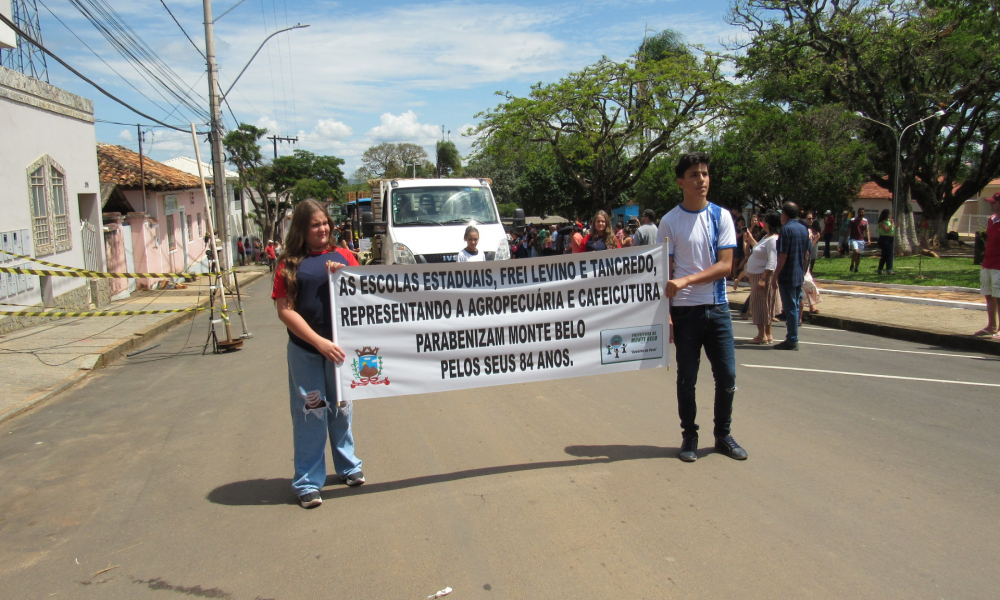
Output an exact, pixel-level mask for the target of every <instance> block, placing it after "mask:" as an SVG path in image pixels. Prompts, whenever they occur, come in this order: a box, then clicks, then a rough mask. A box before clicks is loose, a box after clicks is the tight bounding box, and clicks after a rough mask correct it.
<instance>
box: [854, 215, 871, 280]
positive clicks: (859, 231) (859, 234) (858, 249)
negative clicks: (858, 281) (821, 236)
mask: <svg viewBox="0 0 1000 600" xmlns="http://www.w3.org/2000/svg"><path fill="white" fill-rule="evenodd" d="M871 241H872V238H871V234H870V233H869V232H868V219H866V218H865V209H863V208H859V209H858V216H856V217H854V220H853V221H851V233H850V245H851V270H852V271H854V272H855V273H857V272H858V268H859V267H860V266H861V255H862V254H863V253H864V251H865V246H866V245H868V244H870V243H871Z"/></svg>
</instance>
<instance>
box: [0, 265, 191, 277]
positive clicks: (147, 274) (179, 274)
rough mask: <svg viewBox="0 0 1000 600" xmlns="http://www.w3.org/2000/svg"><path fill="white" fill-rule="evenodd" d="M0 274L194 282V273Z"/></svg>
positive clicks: (1, 269)
mask: <svg viewBox="0 0 1000 600" xmlns="http://www.w3.org/2000/svg"><path fill="white" fill-rule="evenodd" d="M0 273H16V274H18V275H41V276H44V277H86V278H88V279H177V278H183V279H187V280H194V279H196V278H197V277H198V275H197V274H195V273H105V272H104V271H50V270H47V269H25V268H23V267H0Z"/></svg>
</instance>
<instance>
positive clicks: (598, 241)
mask: <svg viewBox="0 0 1000 600" xmlns="http://www.w3.org/2000/svg"><path fill="white" fill-rule="evenodd" d="M609 223H611V218H610V217H609V216H608V213H606V212H604V211H603V210H599V211H597V214H596V215H594V218H593V219H592V220H591V221H590V235H588V236H587V237H585V238H583V245H584V248H586V250H584V251H585V252H594V251H595V250H614V249H616V248H621V244H619V243H618V238H616V237H615V232H614V231H612V230H611V227H610V225H609Z"/></svg>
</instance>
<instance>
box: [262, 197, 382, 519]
mask: <svg viewBox="0 0 1000 600" xmlns="http://www.w3.org/2000/svg"><path fill="white" fill-rule="evenodd" d="M332 230H333V221H332V220H331V219H330V217H329V215H327V214H326V211H324V210H323V207H322V206H320V205H319V203H318V202H316V201H314V200H305V201H303V202H301V203H299V205H298V206H296V207H295V212H293V213H292V223H291V226H290V227H289V228H288V236H287V239H286V240H285V251H284V252H283V253H282V254H281V257H280V258H279V259H278V269H277V273H276V274H275V276H274V289H273V290H272V292H271V298H273V299H274V301H275V304H276V305H277V307H278V318H279V319H281V322H282V323H284V324H285V326H286V327H287V328H288V338H289V341H288V387H289V395H290V398H291V411H292V439H293V442H294V446H295V478H294V479H293V480H292V489H293V490H294V492H295V494H296V495H297V496H298V498H299V503H300V504H301V505H302V507H303V508H313V507H315V506H319V505H320V504H322V503H323V499H322V497H321V496H320V490H321V489H322V488H323V486H324V485H325V483H326V440H327V435H329V438H330V444H331V446H332V447H333V466H334V468H335V469H336V471H337V475H338V476H339V477H340V479H341V480H342V481H344V482H345V483H347V485H351V486H354V485H361V484H362V483H364V482H365V477H364V474H363V473H362V472H361V460H360V459H359V458H358V457H356V456H355V455H354V435H353V434H352V432H351V419H352V416H353V411H352V406H351V404H350V402H340V401H339V399H338V394H337V388H336V384H335V381H336V379H335V377H334V369H335V368H336V365H337V364H338V363H342V362H343V361H344V351H343V350H342V349H341V348H340V346H338V345H337V344H334V343H333V341H332V340H333V321H332V315H331V312H330V284H329V275H328V272H329V271H335V270H336V269H338V268H340V265H357V264H358V263H357V260H354V259H353V256H350V253H349V252H345V253H340V252H337V250H336V248H335V246H334V243H333V241H332V238H331V236H330V234H331V231H332Z"/></svg>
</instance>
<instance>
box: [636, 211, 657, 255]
mask: <svg viewBox="0 0 1000 600" xmlns="http://www.w3.org/2000/svg"><path fill="white" fill-rule="evenodd" d="M655 243H656V213H655V212H653V209H652V208H647V209H646V210H644V211H642V225H640V226H639V229H636V231H635V234H634V235H632V245H633V246H651V245H653V244H655Z"/></svg>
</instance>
